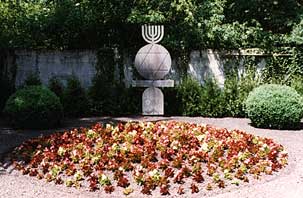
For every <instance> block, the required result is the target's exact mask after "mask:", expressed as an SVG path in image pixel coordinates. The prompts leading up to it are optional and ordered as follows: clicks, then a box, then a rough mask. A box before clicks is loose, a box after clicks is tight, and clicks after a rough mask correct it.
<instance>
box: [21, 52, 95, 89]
mask: <svg viewBox="0 0 303 198" xmlns="http://www.w3.org/2000/svg"><path fill="white" fill-rule="evenodd" d="M15 53H16V64H17V74H16V82H15V85H16V86H17V87H18V86H20V85H22V83H23V82H24V80H25V79H26V78H27V76H28V75H30V74H38V75H39V77H40V79H41V81H42V83H43V84H47V83H48V81H49V79H50V78H51V77H52V76H55V77H58V78H59V79H61V80H62V81H63V82H64V81H65V80H67V79H68V78H69V77H70V76H72V75H75V76H76V77H77V78H79V80H80V82H81V84H82V85H83V86H84V87H89V86H90V85H91V82H92V79H93V77H94V76H95V73H96V70H95V66H96V63H97V57H96V53H95V52H94V51H39V52H38V51H28V50H21V51H16V52H15Z"/></svg>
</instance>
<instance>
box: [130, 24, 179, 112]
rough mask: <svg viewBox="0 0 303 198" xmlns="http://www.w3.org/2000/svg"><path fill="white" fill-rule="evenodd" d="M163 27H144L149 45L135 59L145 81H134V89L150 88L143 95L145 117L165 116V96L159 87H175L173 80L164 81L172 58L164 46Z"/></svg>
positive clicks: (144, 33) (144, 35)
mask: <svg viewBox="0 0 303 198" xmlns="http://www.w3.org/2000/svg"><path fill="white" fill-rule="evenodd" d="M163 36H164V26H163V25H143V26H142V37H143V39H144V40H145V41H146V42H147V43H148V44H147V45H145V46H144V47H142V48H141V49H140V50H139V51H138V53H137V55H136V58H135V67H136V69H137V71H138V72H139V74H140V75H141V76H142V77H143V78H145V80H133V82H132V85H133V86H134V87H148V88H147V89H145V91H144V92H143V95H142V114H143V115H164V96H163V93H162V91H161V90H160V89H159V88H157V87H173V86H174V81H173V80H162V79H163V78H164V77H165V76H166V75H167V74H168V73H169V71H170V68H171V62H172V60H171V57H170V54H169V52H168V51H167V50H166V49H165V47H163V46H162V45H159V44H157V43H158V42H160V41H161V40H162V38H163Z"/></svg>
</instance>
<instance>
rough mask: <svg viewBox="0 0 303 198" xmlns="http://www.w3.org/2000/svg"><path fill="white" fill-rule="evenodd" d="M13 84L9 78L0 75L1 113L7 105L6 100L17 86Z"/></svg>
mask: <svg viewBox="0 0 303 198" xmlns="http://www.w3.org/2000/svg"><path fill="white" fill-rule="evenodd" d="M12 84H13V83H11V82H10V81H9V80H8V79H7V78H5V77H1V76H0V90H1V97H0V112H1V113H2V110H3V108H4V106H5V102H6V101H7V99H8V98H9V96H10V95H11V94H13V93H14V90H15V87H14V85H12ZM1 113H0V115H1Z"/></svg>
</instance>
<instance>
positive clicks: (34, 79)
mask: <svg viewBox="0 0 303 198" xmlns="http://www.w3.org/2000/svg"><path fill="white" fill-rule="evenodd" d="M41 84H42V83H41V80H40V77H39V76H38V74H35V73H31V74H29V75H28V76H27V77H26V79H25V81H24V83H23V87H25V86H32V85H41Z"/></svg>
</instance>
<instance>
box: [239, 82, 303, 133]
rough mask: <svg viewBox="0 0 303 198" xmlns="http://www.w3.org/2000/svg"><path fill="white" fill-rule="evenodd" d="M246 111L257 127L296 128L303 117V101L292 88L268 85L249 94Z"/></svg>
mask: <svg viewBox="0 0 303 198" xmlns="http://www.w3.org/2000/svg"><path fill="white" fill-rule="evenodd" d="M245 109H246V113H247V115H248V117H249V118H250V120H251V122H252V124H253V125H254V126H256V127H262V128H277V129H286V128H296V127H297V126H298V125H299V123H300V120H301V118H302V117H303V99H302V97H301V96H300V95H299V94H298V93H297V92H296V90H295V89H293V88H291V87H288V86H285V85H276V84H266V85H262V86H259V87H257V88H255V89H254V90H253V91H251V92H250V93H249V95H248V98H247V99H246V101H245Z"/></svg>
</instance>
